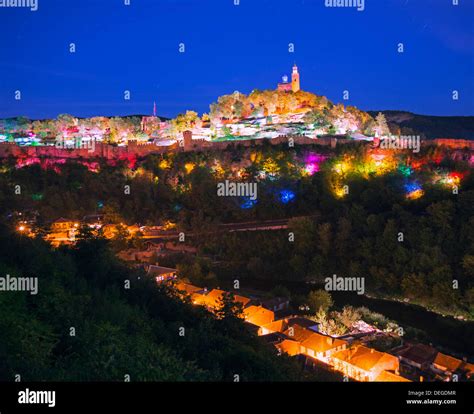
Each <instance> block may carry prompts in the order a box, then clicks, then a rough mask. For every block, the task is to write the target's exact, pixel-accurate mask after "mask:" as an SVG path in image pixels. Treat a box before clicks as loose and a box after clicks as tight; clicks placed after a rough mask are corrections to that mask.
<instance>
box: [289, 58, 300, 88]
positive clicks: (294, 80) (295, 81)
mask: <svg viewBox="0 0 474 414" xmlns="http://www.w3.org/2000/svg"><path fill="white" fill-rule="evenodd" d="M291 90H292V91H293V92H298V91H299V90H300V74H299V73H298V66H296V63H295V64H294V65H293V73H292V74H291Z"/></svg>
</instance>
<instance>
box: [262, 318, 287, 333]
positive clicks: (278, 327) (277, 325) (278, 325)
mask: <svg viewBox="0 0 474 414" xmlns="http://www.w3.org/2000/svg"><path fill="white" fill-rule="evenodd" d="M262 328H265V329H266V330H268V331H269V332H283V331H285V330H286V329H287V328H288V323H287V322H286V320H285V319H278V320H277V321H273V322H270V323H267V324H265V325H263V326H262Z"/></svg>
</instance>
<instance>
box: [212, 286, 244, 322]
mask: <svg viewBox="0 0 474 414" xmlns="http://www.w3.org/2000/svg"><path fill="white" fill-rule="evenodd" d="M215 314H216V316H217V318H218V319H228V318H242V317H243V314H244V309H243V305H242V303H240V302H236V301H235V295H234V294H233V293H232V292H224V293H223V294H222V296H221V298H220V301H219V303H218V304H217V307H216V310H215Z"/></svg>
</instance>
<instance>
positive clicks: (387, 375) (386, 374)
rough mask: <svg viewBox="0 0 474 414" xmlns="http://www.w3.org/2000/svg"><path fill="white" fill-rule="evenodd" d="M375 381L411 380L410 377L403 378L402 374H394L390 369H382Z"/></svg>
mask: <svg viewBox="0 0 474 414" xmlns="http://www.w3.org/2000/svg"><path fill="white" fill-rule="evenodd" d="M375 382H411V381H410V380H409V379H406V378H403V377H401V376H400V375H397V374H394V373H393V372H390V371H382V372H381V373H380V374H379V376H378V377H377V378H375Z"/></svg>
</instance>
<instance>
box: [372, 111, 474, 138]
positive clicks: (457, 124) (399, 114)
mask: <svg viewBox="0 0 474 414" xmlns="http://www.w3.org/2000/svg"><path fill="white" fill-rule="evenodd" d="M379 112H382V113H383V114H384V115H385V118H386V119H387V122H388V123H389V125H391V126H393V125H396V126H398V127H399V128H400V129H401V131H402V134H405V135H409V134H411V133H415V134H416V135H420V136H422V137H425V138H426V139H435V138H458V139H471V140H474V116H432V115H418V114H414V113H411V112H405V111H368V113H369V114H370V115H372V116H373V117H375V116H376V115H377V114H378V113H379ZM410 130H411V131H413V132H410ZM403 131H406V132H405V133H404V132H403Z"/></svg>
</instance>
